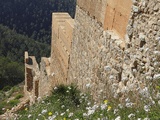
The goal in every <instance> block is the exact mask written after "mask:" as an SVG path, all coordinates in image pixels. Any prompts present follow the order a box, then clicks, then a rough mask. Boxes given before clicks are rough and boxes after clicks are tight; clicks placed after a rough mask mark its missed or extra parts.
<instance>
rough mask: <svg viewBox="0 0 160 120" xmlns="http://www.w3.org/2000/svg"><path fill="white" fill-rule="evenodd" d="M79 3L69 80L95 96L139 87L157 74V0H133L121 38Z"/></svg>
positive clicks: (120, 94) (159, 59) (119, 93)
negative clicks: (123, 34)
mask: <svg viewBox="0 0 160 120" xmlns="http://www.w3.org/2000/svg"><path fill="white" fill-rule="evenodd" d="M79 2H80V1H79ZM79 4H80V3H78V5H77V8H76V18H75V29H74V34H73V35H74V37H73V42H72V50H71V56H70V64H69V74H68V82H69V83H71V82H75V83H77V85H78V86H79V87H80V88H81V89H84V90H90V91H91V93H92V94H93V96H94V98H95V99H99V97H100V96H102V97H108V96H110V95H112V96H114V97H121V98H122V97H124V95H126V94H127V93H129V91H133V92H136V91H139V92H141V91H143V89H144V88H145V86H147V83H148V82H150V83H152V82H153V81H154V80H157V79H158V78H160V74H159V73H160V69H159V66H160V24H159V22H160V10H159V8H160V2H159V1H157V0H152V1H148V0H143V1H141V2H136V1H134V2H133V5H132V9H131V13H130V16H129V22H128V25H127V26H126V27H127V29H126V34H125V38H124V39H121V36H118V35H117V34H116V32H114V31H109V30H105V29H104V28H103V27H102V26H101V25H100V24H99V22H98V19H94V18H93V17H92V16H89V15H88V11H86V9H83V8H82V7H81V6H82V5H79ZM85 5H87V4H85ZM86 8H87V7H86ZM99 95H100V96H99Z"/></svg>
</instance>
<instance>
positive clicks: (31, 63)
mask: <svg viewBox="0 0 160 120" xmlns="http://www.w3.org/2000/svg"><path fill="white" fill-rule="evenodd" d="M39 77H40V71H39V66H38V64H37V61H36V59H35V56H29V55H28V52H25V85H24V95H25V97H27V98H29V101H30V104H32V103H34V102H35V101H36V99H37V97H38V95H39V80H40V78H39Z"/></svg>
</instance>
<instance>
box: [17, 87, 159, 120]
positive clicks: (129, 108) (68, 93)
mask: <svg viewBox="0 0 160 120" xmlns="http://www.w3.org/2000/svg"><path fill="white" fill-rule="evenodd" d="M91 98H92V97H91V96H90V95H87V94H85V93H82V92H80V91H79V90H78V89H77V87H76V86H74V85H70V86H64V85H60V86H57V87H55V88H54V90H53V93H52V95H51V96H49V97H46V98H45V99H44V100H42V101H39V103H36V104H34V105H33V106H30V107H26V108H25V109H24V110H22V111H20V112H19V113H18V116H19V117H18V120H28V119H30V120H144V119H145V120H149V119H150V120H160V114H159V111H160V104H158V100H155V101H154V102H155V103H154V104H146V103H142V104H141V105H139V106H137V105H136V104H134V103H133V102H131V100H129V98H127V99H126V100H125V101H126V103H125V104H119V102H118V101H117V100H115V99H110V100H107V99H106V100H102V101H101V103H99V104H98V103H96V102H94V101H93V100H92V99H91Z"/></svg>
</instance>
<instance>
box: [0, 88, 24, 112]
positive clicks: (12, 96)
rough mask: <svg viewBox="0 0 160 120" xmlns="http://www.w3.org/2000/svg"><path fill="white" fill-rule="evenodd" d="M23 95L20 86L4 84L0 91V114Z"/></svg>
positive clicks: (12, 105) (15, 103)
mask: <svg viewBox="0 0 160 120" xmlns="http://www.w3.org/2000/svg"><path fill="white" fill-rule="evenodd" d="M22 97H23V94H22V88H21V87H19V86H14V87H9V86H6V87H5V88H4V89H3V90H1V91H0V115H1V114H3V113H5V112H6V111H7V110H8V109H11V108H12V107H14V106H16V105H17V104H18V103H19V102H20V100H19V99H20V98H22Z"/></svg>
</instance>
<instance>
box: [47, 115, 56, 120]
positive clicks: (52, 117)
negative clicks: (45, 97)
mask: <svg viewBox="0 0 160 120" xmlns="http://www.w3.org/2000/svg"><path fill="white" fill-rule="evenodd" d="M55 118H56V115H52V116H49V117H48V120H54V119H55Z"/></svg>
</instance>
